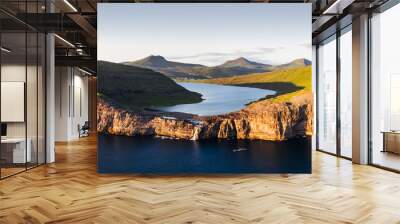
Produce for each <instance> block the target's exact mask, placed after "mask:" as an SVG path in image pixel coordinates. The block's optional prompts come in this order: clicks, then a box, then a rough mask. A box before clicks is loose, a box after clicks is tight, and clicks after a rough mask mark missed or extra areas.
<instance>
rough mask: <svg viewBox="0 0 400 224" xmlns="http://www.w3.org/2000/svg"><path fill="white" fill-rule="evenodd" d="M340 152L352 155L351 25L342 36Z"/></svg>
mask: <svg viewBox="0 0 400 224" xmlns="http://www.w3.org/2000/svg"><path fill="white" fill-rule="evenodd" d="M339 52H340V88H339V89H340V154H341V156H344V157H348V158H351V157H352V143H351V142H352V97H353V94H352V35H351V26H349V27H347V28H346V29H344V30H343V31H342V34H341V36H340V50H339Z"/></svg>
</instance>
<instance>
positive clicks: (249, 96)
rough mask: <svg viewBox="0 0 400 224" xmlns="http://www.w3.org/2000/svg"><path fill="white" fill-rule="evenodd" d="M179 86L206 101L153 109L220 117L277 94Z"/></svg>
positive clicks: (237, 87) (254, 89) (241, 89)
mask: <svg viewBox="0 0 400 224" xmlns="http://www.w3.org/2000/svg"><path fill="white" fill-rule="evenodd" d="M178 84H179V85H181V86H183V87H185V88H186V89H187V90H190V91H193V92H198V93H200V94H202V95H203V96H202V98H203V99H204V100H203V101H202V102H200V103H193V104H179V105H176V106H170V107H154V108H153V109H157V110H161V111H168V112H183V113H189V114H197V115H204V116H206V115H219V114H226V113H229V112H233V111H238V110H241V109H242V108H244V107H245V106H246V104H247V103H250V102H252V101H255V100H258V99H260V98H263V97H265V96H267V95H274V94H275V91H272V90H265V89H258V88H250V87H239V86H224V85H214V84H205V83H185V82H179V83H178Z"/></svg>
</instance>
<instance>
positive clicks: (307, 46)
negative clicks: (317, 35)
mask: <svg viewBox="0 0 400 224" xmlns="http://www.w3.org/2000/svg"><path fill="white" fill-rule="evenodd" d="M299 46H300V47H304V48H306V49H311V47H312V45H311V43H303V44H299Z"/></svg>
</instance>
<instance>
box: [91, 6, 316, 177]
mask: <svg viewBox="0 0 400 224" xmlns="http://www.w3.org/2000/svg"><path fill="white" fill-rule="evenodd" d="M287 15H291V16H290V17H289V16H287ZM311 54H312V53H311V5H309V4H263V3H260V4H110V3H104V4H99V6H98V109H97V119H98V124H97V129H98V132H99V136H98V171H99V172H101V173H156V174H184V173H189V174H190V173H200V174H206V173H310V172H311V134H312V129H313V128H312V126H313V121H312V118H313V112H312V110H313V105H312V102H313V99H312V92H311V91H312V90H311V62H310V60H311Z"/></svg>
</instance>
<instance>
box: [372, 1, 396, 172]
mask: <svg viewBox="0 0 400 224" xmlns="http://www.w3.org/2000/svg"><path fill="white" fill-rule="evenodd" d="M399 21H400V5H396V6H394V7H392V8H390V9H388V10H387V11H384V12H383V13H380V14H375V15H374V16H373V17H372V19H371V35H372V36H371V40H372V43H371V44H372V46H371V47H372V49H371V53H372V54H371V58H372V63H371V66H372V71H371V83H370V85H371V98H370V100H371V101H370V105H371V106H370V108H371V110H370V120H371V125H370V128H371V129H370V137H371V141H372V148H371V154H370V156H371V162H372V163H373V164H375V165H379V166H383V167H387V168H391V169H396V170H400V103H399V102H400V101H399V96H400V64H399V60H398V54H399V52H400V42H399V40H400V33H399V32H398V28H397V27H398V22H399Z"/></svg>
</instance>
